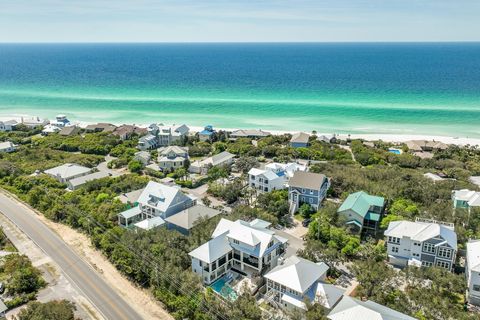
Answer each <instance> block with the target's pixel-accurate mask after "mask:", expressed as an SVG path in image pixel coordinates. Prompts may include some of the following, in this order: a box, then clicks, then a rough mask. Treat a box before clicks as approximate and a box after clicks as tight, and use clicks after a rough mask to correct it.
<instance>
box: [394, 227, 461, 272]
mask: <svg viewBox="0 0 480 320" xmlns="http://www.w3.org/2000/svg"><path fill="white" fill-rule="evenodd" d="M385 238H386V240H387V254H388V259H389V262H390V263H391V264H392V265H395V266H398V267H405V266H407V265H413V266H418V267H419V266H423V267H431V266H436V267H442V268H445V269H447V270H452V269H453V266H454V264H455V258H456V256H457V234H456V233H455V231H454V225H453V223H445V222H439V221H436V220H430V219H419V218H417V219H416V221H415V222H413V221H393V222H390V224H389V225H388V229H387V230H386V231H385Z"/></svg>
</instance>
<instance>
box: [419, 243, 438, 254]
mask: <svg viewBox="0 0 480 320" xmlns="http://www.w3.org/2000/svg"><path fill="white" fill-rule="evenodd" d="M422 251H423V252H427V253H435V245H433V244H432V243H427V242H425V243H424V244H423V249H422Z"/></svg>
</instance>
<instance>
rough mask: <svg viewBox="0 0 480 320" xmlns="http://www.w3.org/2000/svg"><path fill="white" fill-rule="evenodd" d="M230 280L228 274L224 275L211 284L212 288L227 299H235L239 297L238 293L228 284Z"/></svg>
mask: <svg viewBox="0 0 480 320" xmlns="http://www.w3.org/2000/svg"><path fill="white" fill-rule="evenodd" d="M229 282H230V280H229V279H228V276H227V275H224V276H223V277H221V278H220V279H218V280H217V281H215V282H214V283H212V284H211V285H210V288H212V289H213V290H214V291H215V292H216V293H218V294H219V295H221V296H222V297H224V298H225V299H229V300H231V301H235V300H237V298H238V295H237V293H236V292H235V290H233V289H232V287H230V285H229V284H228V283H229Z"/></svg>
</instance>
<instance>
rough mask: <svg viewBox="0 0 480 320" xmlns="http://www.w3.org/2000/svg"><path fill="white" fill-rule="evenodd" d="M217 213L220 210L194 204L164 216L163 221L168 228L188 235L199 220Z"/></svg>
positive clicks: (206, 218)
mask: <svg viewBox="0 0 480 320" xmlns="http://www.w3.org/2000/svg"><path fill="white" fill-rule="evenodd" d="M219 214H220V210H217V209H213V208H210V207H207V206H204V205H201V204H196V205H194V206H193V207H190V208H187V209H185V210H183V211H180V212H179V213H177V214H174V215H173V216H170V217H168V218H166V219H165V221H166V222H167V228H168V229H171V230H177V231H178V232H180V233H182V234H184V235H188V234H189V233H190V230H191V229H192V228H193V227H195V226H196V225H197V224H198V223H199V222H200V221H204V220H208V219H210V218H213V217H215V216H217V215H219Z"/></svg>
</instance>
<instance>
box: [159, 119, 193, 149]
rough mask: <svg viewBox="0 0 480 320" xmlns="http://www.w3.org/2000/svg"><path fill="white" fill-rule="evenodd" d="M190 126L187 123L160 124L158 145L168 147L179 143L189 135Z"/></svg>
mask: <svg viewBox="0 0 480 320" xmlns="http://www.w3.org/2000/svg"><path fill="white" fill-rule="evenodd" d="M189 131H190V128H189V127H188V126H187V125H185V124H182V125H173V126H163V125H162V126H160V127H159V130H158V134H157V136H158V146H159V147H166V146H169V145H172V144H173V143H178V142H180V141H181V140H182V139H185V137H186V136H187V135H188V133H189Z"/></svg>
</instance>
